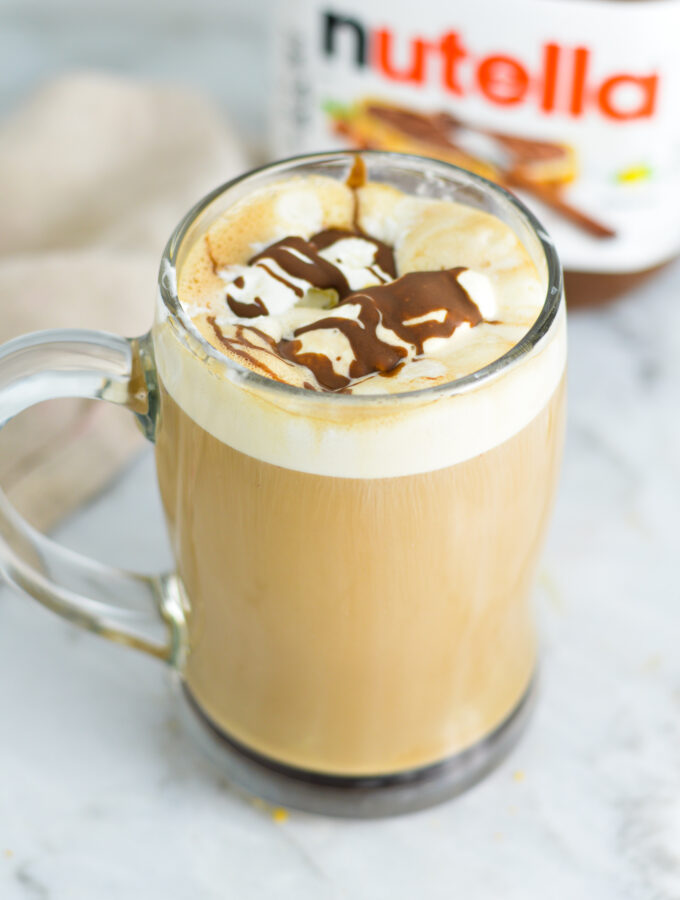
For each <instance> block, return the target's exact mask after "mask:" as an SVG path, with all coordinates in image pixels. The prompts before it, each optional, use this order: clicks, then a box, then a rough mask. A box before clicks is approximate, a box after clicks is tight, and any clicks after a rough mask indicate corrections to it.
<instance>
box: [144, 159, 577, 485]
mask: <svg viewBox="0 0 680 900" xmlns="http://www.w3.org/2000/svg"><path fill="white" fill-rule="evenodd" d="M356 196H357V197H358V201H359V202H358V223H356V222H355V221H354V215H355V193H354V191H353V190H351V189H350V188H348V187H347V185H345V184H343V183H342V182H339V181H335V180H334V179H331V178H326V177H320V176H309V177H297V178H290V179H288V180H285V181H281V182H279V183H277V184H275V185H273V186H271V185H270V186H267V187H266V188H263V189H260V190H255V191H253V192H252V193H251V194H249V195H248V197H247V198H246V200H245V201H242V202H239V203H236V204H234V205H233V206H232V207H231V208H230V209H228V210H227V212H226V213H225V214H224V215H223V216H222V217H221V218H219V219H218V220H217V221H215V222H214V223H213V224H212V226H211V227H210V228H208V230H207V232H205V233H204V234H202V235H201V236H199V237H197V238H196V240H195V244H194V245H193V246H191V247H189V248H188V249H187V254H186V257H185V262H184V263H183V265H182V266H181V268H180V270H179V272H178V273H177V279H178V295H179V298H180V301H181V303H182V304H183V306H184V309H185V310H186V311H187V313H188V314H189V315H190V316H191V318H192V321H193V323H194V324H195V326H196V328H197V329H198V330H199V332H200V333H201V334H202V336H203V337H204V338H205V339H206V340H207V341H208V342H209V343H210V344H212V346H213V347H215V348H216V349H217V350H218V351H219V352H220V353H221V354H224V356H223V357H222V358H224V357H231V358H232V359H236V360H238V361H239V362H241V363H243V364H245V365H246V366H247V367H249V368H250V369H253V370H255V371H258V372H259V373H260V374H265V375H268V376H269V378H268V379H266V380H265V382H263V383H258V382H255V381H254V380H253V379H251V378H249V377H248V376H247V374H244V373H243V371H242V370H240V369H239V368H238V367H234V366H231V365H229V364H228V362H227V360H226V359H225V362H224V364H221V363H220V362H219V354H218V357H217V358H211V357H209V356H207V355H206V354H205V352H204V351H202V349H201V347H200V346H198V345H197V344H196V342H193V343H192V347H193V349H189V347H188V346H187V342H186V340H185V339H184V337H183V333H182V329H181V327H179V326H178V325H177V323H175V322H174V321H173V320H172V319H169V318H168V317H167V313H166V310H165V306H164V305H163V303H162V301H161V302H160V303H159V312H158V316H157V321H156V325H155V326H154V347H155V352H156V359H157V365H158V371H159V375H160V378H161V381H162V383H163V385H164V386H165V388H166V389H167V390H168V392H169V393H170V394H171V395H172V397H173V398H174V400H175V401H176V402H177V403H178V404H179V405H180V406H181V407H182V408H183V409H184V410H185V412H187V413H188V415H190V416H191V418H192V419H193V420H194V421H195V422H196V423H197V424H198V425H200V426H201V427H202V428H203V429H205V430H206V431H207V432H209V433H210V434H212V435H213V436H214V437H216V438H217V439H218V440H220V441H222V442H223V443H225V444H228V445H229V446H231V447H233V448H234V449H235V450H238V451H240V452H242V453H244V454H246V455H248V456H251V457H254V458H256V459H260V460H262V461H264V462H268V463H271V464H273V465H277V466H282V467H284V468H288V469H294V470H297V471H301V472H308V473H311V474H318V475H325V476H332V477H340V478H390V477H398V476H404V475H410V474H415V473H422V472H429V471H434V470H437V469H441V468H444V467H446V466H449V465H454V464H456V463H459V462H462V461H464V460H466V459H470V458H472V457H474V456H476V455H478V454H480V453H483V452H485V451H486V450H488V449H491V448H492V447H495V446H497V445H498V444H501V443H502V442H504V441H506V440H508V439H509V438H511V437H512V436H513V435H515V434H516V433H517V432H519V431H520V430H521V429H522V428H523V427H525V426H526V425H527V424H528V423H529V422H531V421H532V420H533V419H534V418H535V417H536V416H537V415H539V413H540V412H541V411H542V410H543V409H544V408H545V406H546V404H547V403H548V402H549V400H550V398H551V397H552V395H553V394H554V392H555V390H556V389H557V387H558V385H559V383H560V381H561V379H562V376H563V373H564V367H565V359H566V329H565V316H564V309H563V308H562V309H561V310H560V311H559V313H558V314H557V316H556V318H555V320H554V321H553V323H552V325H551V327H550V329H549V330H548V333H547V334H546V335H545V336H544V337H543V338H542V339H541V341H540V342H539V343H538V344H537V345H536V346H535V347H534V348H533V349H532V350H531V352H529V353H527V354H526V355H525V356H523V357H522V359H521V360H520V361H519V362H518V363H516V364H514V365H512V366H510V367H508V368H507V369H504V370H503V371H502V372H501V373H500V374H499V375H498V376H497V377H494V378H492V379H488V380H485V381H483V382H480V384H479V385H477V386H476V387H475V388H474V389H473V390H468V391H465V392H461V393H453V394H448V393H447V392H445V393H444V394H442V395H440V396H432V395H426V396H424V397H421V396H414V397H413V398H412V399H411V398H409V397H408V396H407V397H402V398H397V397H392V396H391V395H392V394H394V393H401V392H404V391H406V392H410V391H413V390H416V389H420V388H429V387H432V386H434V385H437V384H442V383H446V382H449V381H451V380H455V379H457V378H459V377H461V376H463V375H466V374H469V373H472V372H475V371H477V370H479V369H480V368H482V367H483V366H485V365H487V364H488V363H490V362H492V361H493V360H495V359H497V358H498V357H500V356H502V355H503V354H504V353H506V352H507V351H508V350H509V349H511V348H512V347H513V346H514V345H515V344H516V343H517V342H518V341H519V340H520V339H521V338H522V337H523V336H524V335H525V334H526V333H527V331H528V329H529V328H530V327H531V325H532V324H533V323H534V321H535V320H536V317H537V315H538V314H539V312H540V310H541V308H542V305H543V302H544V300H545V295H546V284H545V279H546V276H545V275H544V274H542V273H539V272H538V271H537V269H536V267H535V266H534V264H533V262H532V260H531V259H530V257H529V255H528V253H527V251H526V249H525V248H524V247H523V246H522V244H521V243H520V242H519V240H518V238H517V237H516V235H515V234H514V232H513V231H512V230H511V229H510V228H509V227H508V226H507V225H505V224H504V223H503V222H501V221H500V220H499V219H497V218H495V217H494V216H491V215H489V214H486V213H483V212H480V211H478V210H476V209H474V208H472V207H467V206H464V205H462V204H457V203H452V202H447V201H441V200H431V199H426V198H422V197H412V196H407V195H405V194H403V193H402V192H400V191H397V190H396V189H394V188H393V187H390V186H388V185H384V184H376V183H368V184H366V185H365V186H364V187H360V188H358V189H357V190H356ZM356 224H358V225H359V226H360V228H361V229H362V230H363V231H364V232H366V233H367V234H368V235H370V236H372V238H374V239H376V240H379V241H382V242H384V243H385V244H387V245H389V246H390V247H392V248H394V262H395V267H396V271H395V274H397V275H404V274H407V273H408V272H428V271H429V272H438V273H442V272H444V271H446V270H455V269H457V268H460V269H461V270H464V271H460V272H458V274H457V275H456V276H455V277H456V279H457V281H458V284H459V285H460V286H461V287H462V288H463V290H464V291H465V292H466V293H467V295H468V296H469V298H471V299H472V301H473V302H474V304H475V306H476V307H477V309H478V311H479V313H480V316H481V318H482V319H483V321H480V322H479V324H476V325H474V327H463V328H461V327H457V328H456V329H455V330H454V332H453V335H452V337H451V338H450V339H448V340H444V341H442V342H441V343H440V344H439V345H438V346H437V345H435V346H434V348H433V347H432V344H430V346H429V347H428V346H426V347H425V350H426V353H425V354H424V355H423V356H422V357H420V358H415V359H414V358H410V359H409V360H408V362H407V364H406V365H402V366H400V367H398V368H397V370H396V373H395V372H393V373H391V374H390V377H385V376H383V375H381V374H376V373H374V374H372V375H369V376H368V377H364V378H363V379H358V380H355V381H353V382H352V383H351V385H350V387H349V390H348V391H347V390H346V391H345V392H347V393H349V392H351V393H352V394H353V395H357V396H355V398H352V397H343V396H337V397H336V396H333V395H330V396H329V394H328V392H327V391H323V390H319V385H318V384H312V383H311V382H312V378H310V370H309V369H308V368H307V367H305V366H303V365H297V364H294V363H292V362H291V361H289V360H286V359H280V358H275V357H273V356H272V355H271V353H270V350H271V347H270V345H269V344H268V343H267V340H273V339H274V338H276V339H277V340H278V339H280V338H281V337H282V336H284V335H285V334H286V333H288V334H290V333H291V332H292V331H294V330H295V329H296V328H298V327H303V326H304V325H305V324H309V323H310V322H313V321H316V320H318V319H319V318H323V317H327V316H328V315H329V314H333V313H335V314H337V311H338V310H341V309H342V306H341V305H340V306H336V307H335V308H334V309H330V310H328V309H321V308H320V307H319V306H316V307H315V306H313V305H307V306H306V307H303V306H301V305H298V304H297V303H294V304H293V305H292V306H291V305H290V304H289V302H288V301H289V299H290V298H289V297H288V298H286V297H284V298H280V297H279V298H278V300H279V301H281V306H283V307H285V309H282V310H281V311H279V312H278V313H276V312H275V313H273V314H270V315H267V316H261V317H260V318H259V319H258V318H257V317H242V316H241V317H237V318H238V321H237V322H234V312H233V310H231V309H230V308H229V306H228V304H227V302H226V296H227V292H228V290H231V288H229V287H228V285H229V284H230V283H233V281H235V280H236V278H238V274H237V273H236V278H234V274H235V273H234V271H232V272H231V273H230V274H229V276H228V277H227V278H225V277H224V272H225V269H227V268H229V267H234V266H241V267H243V266H245V265H246V264H247V263H248V261H249V260H251V261H252V259H253V257H254V256H256V255H257V254H260V253H261V252H262V251H264V250H265V249H266V248H269V247H270V246H271V245H272V244H274V243H276V242H277V241H281V240H282V239H284V238H290V237H291V236H293V237H298V238H300V239H301V240H304V241H308V240H309V239H310V238H311V237H314V236H315V235H318V234H319V233H320V232H323V231H324V230H326V231H327V230H329V229H344V230H349V229H353V228H354V227H355V225H356ZM340 249H341V250H342V251H343V254H344V259H343V261H342V265H343V266H344V268H345V277H346V280H347V281H348V282H350V288H351V289H354V287H353V285H352V284H351V279H353V278H355V277H356V278H358V277H359V275H360V274H361V273H359V274H357V270H359V269H362V268H363V269H364V270H367V269H369V268H370V267H371V266H370V265H367V263H369V264H370V263H371V260H370V259H367V258H366V252H367V251H366V249H365V248H359V249H357V247H356V245H355V246H354V247H350V248H348V247H347V246H345V247H343V248H340ZM335 250H336V251H337V250H338V247H337V245H336V247H335ZM336 255H337V254H336ZM251 268H252V267H251ZM381 268H382V267H381ZM350 269H351V270H353V271H352V272H350V271H349V270H350ZM383 271H384V270H383ZM172 274H173V273H172V272H171V273H170V275H172ZM364 276H365V272H364V275H362V276H361V277H362V278H363V277H364ZM249 277H250V278H253V277H256V276H252V275H251V276H249ZM407 277H408V275H407ZM380 281H381V279H379V280H378V283H380ZM355 284H356V282H355ZM374 284H375V282H374ZM246 287H247V283H246V281H245V279H244V289H245V288H246ZM368 290H369V291H375V290H379V287H378V288H376V287H371V288H369V289H368ZM303 293H304V292H303ZM254 296H256V295H255V294H254V293H253V292H252V291H251V292H250V295H245V296H244V295H239V297H237V298H236V299H237V301H239V300H240V301H241V302H244V303H252V300H253V298H254ZM297 299H299V298H297ZM327 299H328V297H327V295H325V299H324V298H323V297H322V298H321V299H320V300H319V298H318V297H317V298H316V300H315V299H314V298H313V296H312V294H311V293H306V294H305V302H306V303H308V302H309V301H310V300H312V301H313V302H325V301H326V300H327ZM267 301H268V302H270V303H271V302H272V299H271V296H270V295H268V296H267ZM276 302H277V301H274V305H275V303H276ZM256 312H257V310H256ZM211 317H214V319H215V321H217V322H218V324H219V325H220V330H221V331H222V333H223V334H224V335H226V338H227V340H229V339H230V336H232V337H233V336H234V331H235V330H236V329H238V328H246V329H247V328H248V326H249V325H252V323H253V322H254V321H257V322H260V323H261V322H262V321H265V320H266V321H267V325H266V327H267V328H268V329H269V332H268V333H267V332H265V334H267V340H264V339H261V338H258V336H257V335H256V334H255V333H253V332H251V336H252V337H253V340H252V341H251V343H252V344H253V345H254V346H255V350H257V341H258V340H260V341H263V343H262V346H261V350H262V355H261V356H260V357H259V359H258V357H257V355H256V353H255V354H253V355H249V356H247V357H246V358H243V357H242V356H240V355H239V344H238V343H237V344H236V347H235V350H234V351H233V352H230V351H229V349H228V348H227V347H226V346H225V345H224V343H223V342H222V341H221V340H220V339H219V337H218V334H217V332H216V330H215V328H214V327H213V326H212V325H211V323H210V321H209V320H210V318H211ZM489 320H491V321H489ZM220 323H221V324H220ZM230 329H231V330H230ZM277 329H278V331H277ZM327 330H328V331H329V332H330V331H331V329H327ZM190 343H191V342H190ZM248 349H249V351H250V349H251V348H248ZM338 355H340V356H342V354H337V353H336V356H338ZM335 363H336V364H337V367H338V369H340V366H341V365H345V366H346V368H347V371H348V370H349V363H350V360H348V359H347V358H346V357H345V359H344V360H341V361H338V360H337V359H336V360H335ZM270 379H271V380H270ZM275 381H286V382H288V383H290V384H292V385H294V386H296V387H303V386H308V387H309V386H310V385H311V387H314V388H315V389H314V390H304V391H301V392H297V393H292V392H285V391H282V390H281V389H280V385H277V384H275ZM362 397H365V400H366V402H362V401H361V398H362Z"/></svg>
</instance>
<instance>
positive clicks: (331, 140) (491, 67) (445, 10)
mask: <svg viewBox="0 0 680 900" xmlns="http://www.w3.org/2000/svg"><path fill="white" fill-rule="evenodd" d="M679 34H680V0H645V2H643V0H638V2H625V3H624V2H613V0H611V2H610V0H476V2H475V3H465V2H463V0H458V2H444V0H429V2H425V3H420V4H417V3H413V2H412V0H375V2H372V3H370V4H366V3H365V2H361V0H337V2H335V3H333V4H332V5H331V4H329V3H327V2H323V0H289V2H288V3H286V4H285V5H284V4H281V10H280V18H279V22H278V27H277V29H276V53H275V59H276V66H275V85H274V92H273V100H274V102H273V107H272V122H273V129H272V140H273V150H274V152H275V153H276V155H277V156H287V155H291V154H295V153H300V152H305V151H316V150H322V149H328V148H334V147H337V146H338V145H344V146H350V147H359V148H370V149H387V150H396V151H401V152H404V153H415V154H420V155H423V156H431V157H435V158H438V159H443V160H446V161H448V162H451V163H453V164H455V165H458V166H462V167H463V168H466V169H469V170H471V171H473V172H476V173H477V174H479V175H482V176H484V177H486V178H489V179H491V180H492V181H495V182H497V183H499V184H501V185H503V186H504V187H506V188H508V189H509V190H511V191H514V192H516V193H517V194H519V195H520V196H521V197H522V199H523V200H524V201H525V202H526V203H528V204H529V205H530V206H532V207H533V209H534V211H535V212H536V213H537V214H538V216H539V217H540V218H541V219H542V221H543V222H544V224H545V225H546V227H547V228H548V230H549V232H550V233H551V234H552V236H553V238H554V239H555V242H556V244H557V247H558V250H559V253H560V256H561V258H562V261H563V263H564V267H565V269H566V270H567V292H568V296H569V302H570V303H571V304H572V305H575V304H583V303H593V302H597V301H602V300H606V299H610V298H611V297H613V296H616V295H617V294H618V293H619V292H621V290H624V289H626V288H627V287H628V286H629V285H630V284H631V282H632V281H634V280H638V279H642V278H645V277H647V276H648V275H649V274H650V273H652V272H654V271H655V270H656V269H657V268H658V267H659V266H661V265H662V264H663V263H665V262H667V261H668V260H670V259H671V258H673V257H674V256H676V255H677V254H678V253H680V213H679V212H678V199H677V198H678V196H680V115H678V111H677V108H676V104H677V101H678V99H679V98H680V57H678V53H677V37H678V35H679Z"/></svg>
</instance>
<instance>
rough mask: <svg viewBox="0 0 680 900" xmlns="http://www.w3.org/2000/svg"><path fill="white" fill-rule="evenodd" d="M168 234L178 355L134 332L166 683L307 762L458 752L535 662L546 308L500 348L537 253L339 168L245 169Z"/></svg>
mask: <svg viewBox="0 0 680 900" xmlns="http://www.w3.org/2000/svg"><path fill="white" fill-rule="evenodd" d="M185 243H186V247H185V248H183V250H182V254H181V256H182V259H181V263H180V265H178V271H177V293H178V296H179V300H180V302H181V304H182V308H183V315H184V325H185V327H186V330H187V332H188V333H189V334H190V336H191V341H192V346H188V345H187V343H186V341H183V340H180V339H179V337H178V332H177V329H176V327H174V324H173V321H172V320H171V319H169V318H168V317H166V316H164V315H159V317H158V321H157V323H156V325H155V329H154V346H155V352H156V359H157V366H158V374H159V380H160V386H159V387H160V415H159V420H158V426H157V433H156V448H157V468H158V478H159V485H160V490H161V495H162V498H163V503H164V507H165V510H166V515H167V519H168V523H169V528H170V535H171V540H172V544H173V548H174V553H175V556H176V559H177V563H178V571H179V574H180V576H181V579H182V582H183V584H184V587H185V590H186V595H187V598H188V604H189V607H190V612H189V620H188V628H189V641H190V646H189V654H188V658H187V663H186V669H185V680H186V685H187V688H188V690H189V691H190V693H191V695H192V696H193V698H194V699H195V701H196V703H197V704H198V706H199V707H200V708H201V709H202V711H203V712H204V713H205V715H206V716H207V717H208V718H209V719H210V721H211V722H212V723H213V725H214V726H215V727H216V728H217V729H219V730H220V731H221V732H222V733H224V734H225V735H226V736H227V737H228V738H230V739H231V740H232V741H233V742H235V743H236V744H238V745H240V746H242V747H244V748H246V749H247V750H248V751H250V752H253V753H255V754H258V755H259V756H261V757H264V758H265V759H267V760H271V761H273V762H275V763H277V764H283V765H286V766H291V767H295V768H297V769H302V770H306V771H309V772H316V773H325V774H327V775H340V776H375V775H383V774H389V773H400V772H407V771H410V770H413V769H419V768H422V767H425V766H428V765H430V764H433V763H437V762H439V761H441V760H444V759H446V758H448V757H451V756H453V755H455V754H457V753H459V752H460V751H463V750H465V749H467V748H470V747H472V746H474V745H475V744H476V743H478V742H479V741H480V740H482V739H484V738H485V737H487V736H488V735H489V734H490V733H492V732H493V731H494V730H495V729H496V728H497V727H499V726H500V725H502V723H503V722H504V721H505V720H507V719H508V717H509V716H510V715H511V714H512V712H513V710H515V709H516V707H517V706H518V704H519V703H520V702H521V700H522V698H523V696H524V695H525V693H526V691H527V689H528V686H529V684H530V681H531V679H532V675H533V671H534V665H535V636H534V629H533V622H532V615H531V611H530V608H529V589H530V586H531V582H532V578H533V575H534V572H535V566H536V560H537V555H538V552H539V550H540V546H541V541H542V537H543V534H544V531H545V525H546V518H547V515H548V513H549V510H550V507H551V504H552V498H553V494H554V489H555V482H556V477H557V470H558V464H559V457H560V451H561V444H562V430H563V408H564V365H565V325H564V315H563V311H560V312H559V313H558V314H557V316H556V317H555V318H554V319H553V320H552V322H551V323H550V324H549V327H546V329H545V333H544V334H543V335H542V336H541V337H540V339H538V340H536V342H535V344H534V345H532V346H531V347H529V348H528V349H526V348H525V347H524V344H523V341H524V340H525V338H526V336H527V335H528V334H529V332H530V331H531V329H532V327H533V326H534V323H535V322H536V320H537V319H538V317H539V315H540V313H541V311H542V309H543V307H544V303H545V301H546V293H547V287H548V285H547V274H546V272H545V271H544V270H543V268H542V267H541V263H540V260H538V259H537V258H536V259H534V258H533V257H532V248H529V247H526V246H524V244H523V243H522V241H520V239H519V238H518V236H517V235H516V233H515V231H514V230H513V229H512V228H511V227H509V225H508V224H506V223H505V222H504V221H502V220H501V218H499V217H497V216H495V215H492V214H490V213H488V212H484V211H482V210H481V209H477V208H475V207H473V206H468V205H465V204H464V203H460V202H454V201H452V200H449V199H441V198H439V197H436V196H435V197H430V196H414V195H412V194H409V193H408V192H404V191H403V190H401V189H399V188H398V187H396V186H395V185H393V184H390V183H389V182H388V181H387V180H385V181H382V182H381V181H378V180H375V179H372V178H371V177H370V173H369V178H368V179H366V178H365V177H364V175H363V173H362V171H361V166H360V165H355V166H354V168H353V170H352V172H351V173H350V177H349V178H348V179H347V180H340V179H337V178H334V177H332V176H330V175H323V174H318V173H317V174H310V175H299V176H291V177H287V178H283V179H282V180H279V181H274V182H270V183H268V184H265V185H264V187H258V186H257V185H255V186H254V188H253V189H252V190H251V191H245V192H244V193H243V194H242V196H241V197H240V198H238V199H237V200H236V201H235V202H234V203H233V204H232V205H231V206H229V207H228V208H227V209H226V211H224V212H223V213H222V214H221V215H220V216H218V217H217V218H216V220H215V221H213V222H212V223H210V224H206V225H205V226H204V227H203V230H202V231H194V232H192V233H191V234H189V235H187V236H186V237H185ZM501 358H503V360H502V362H501V363H498V364H497V366H496V368H494V366H493V364H494V362H495V361H497V360H501ZM489 367H490V368H489Z"/></svg>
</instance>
